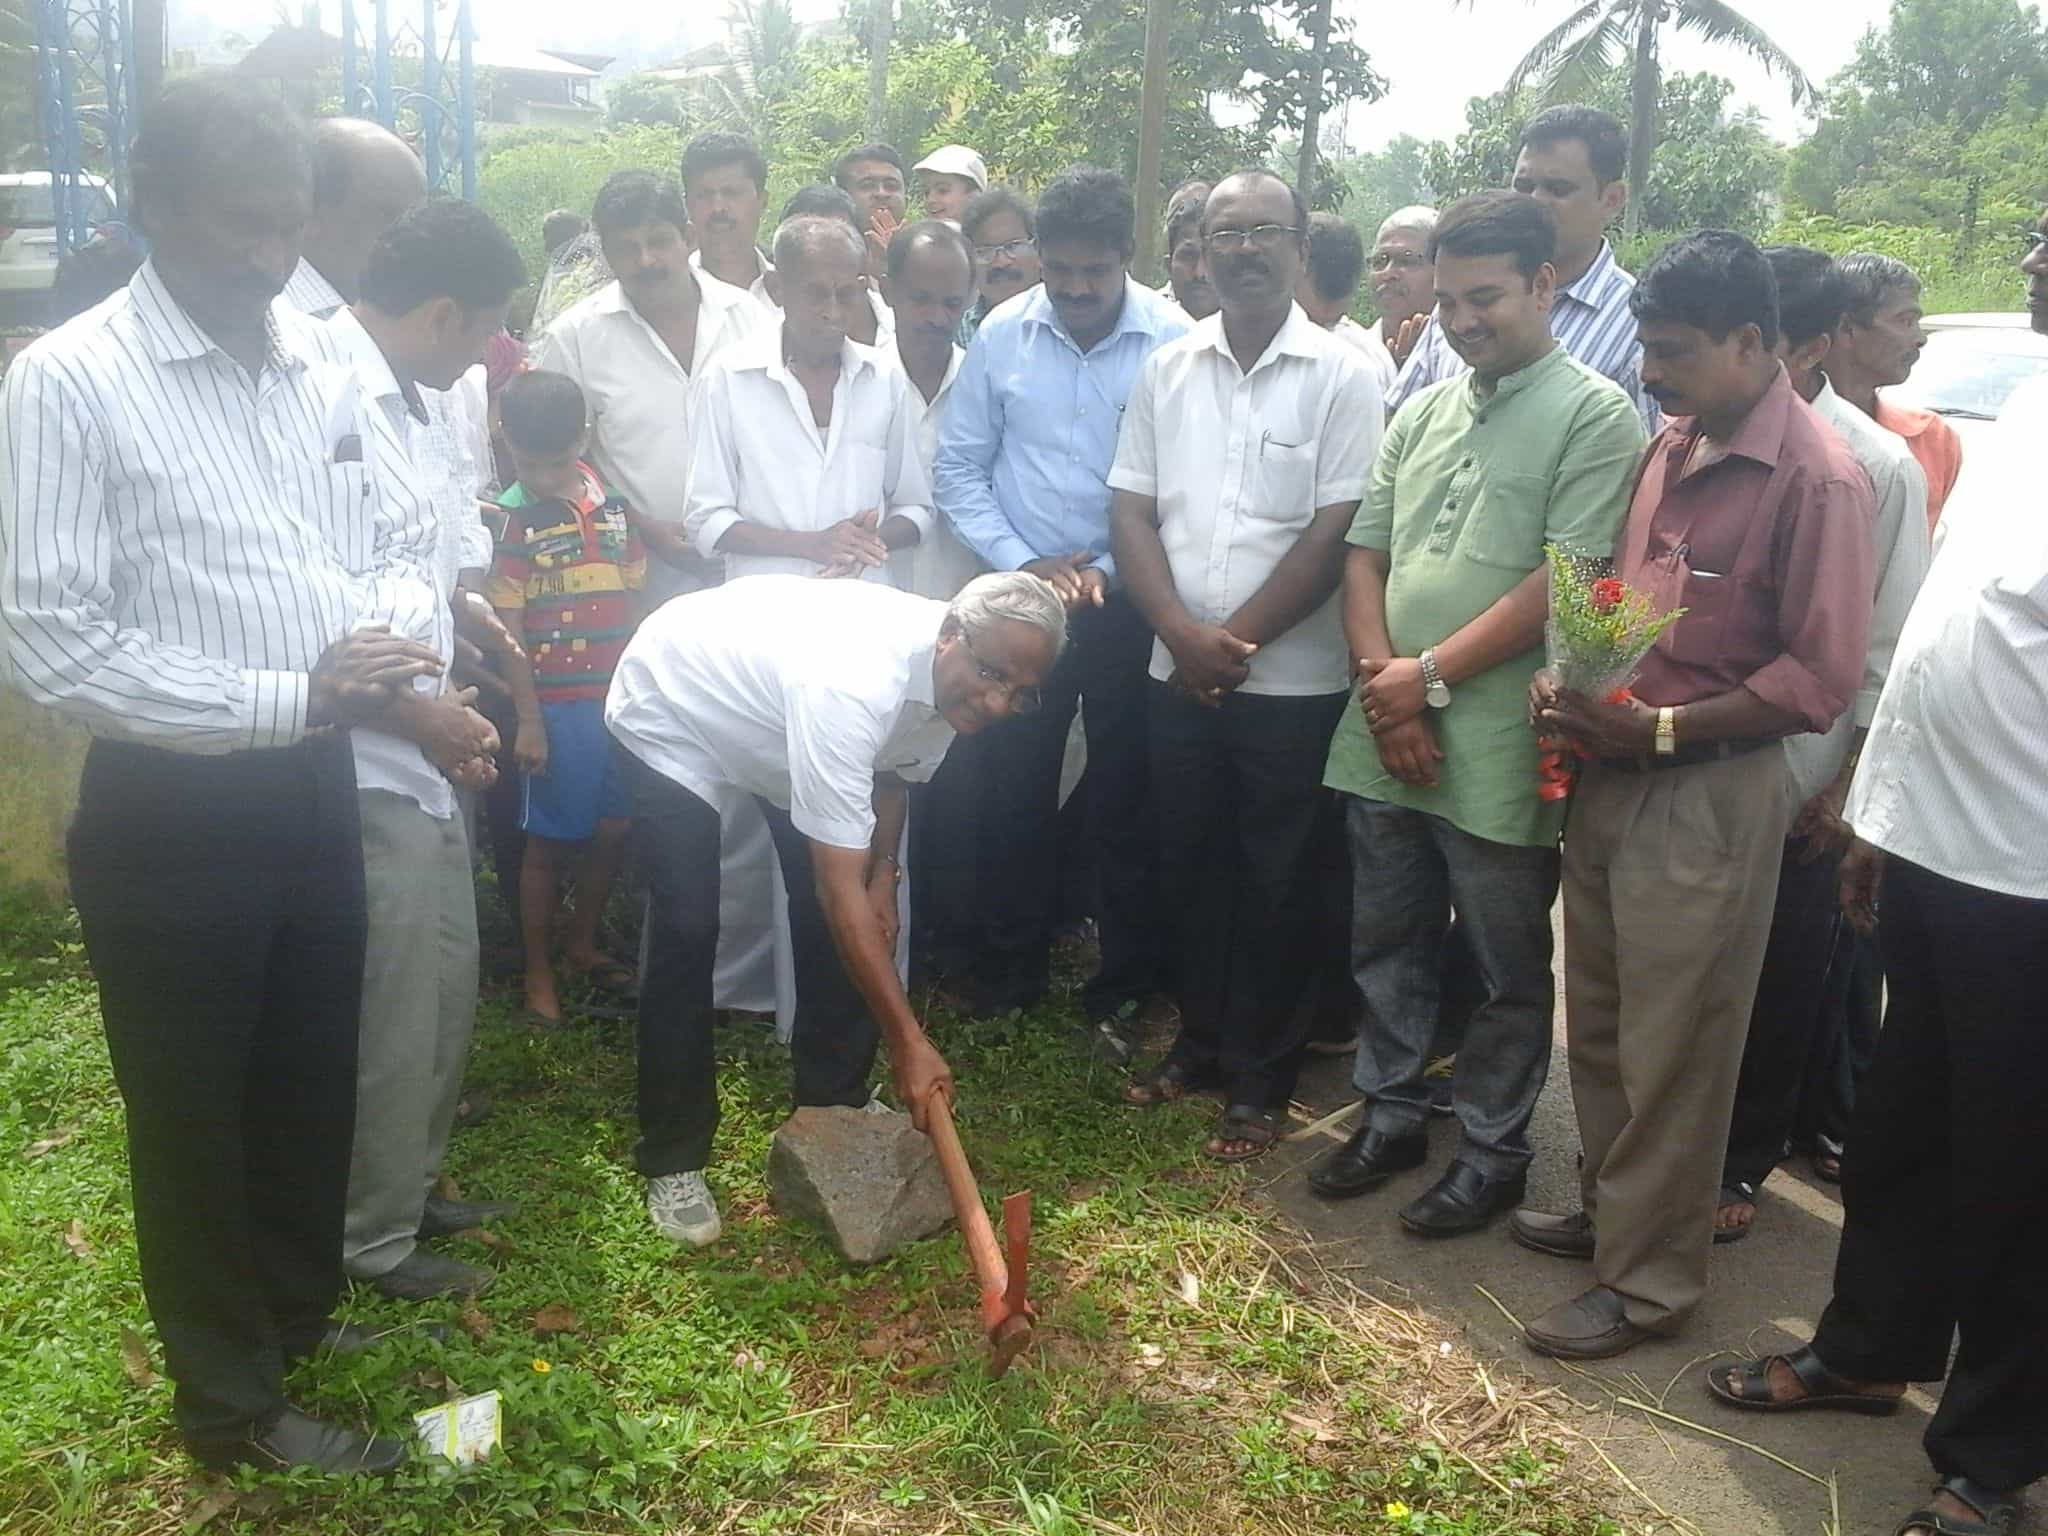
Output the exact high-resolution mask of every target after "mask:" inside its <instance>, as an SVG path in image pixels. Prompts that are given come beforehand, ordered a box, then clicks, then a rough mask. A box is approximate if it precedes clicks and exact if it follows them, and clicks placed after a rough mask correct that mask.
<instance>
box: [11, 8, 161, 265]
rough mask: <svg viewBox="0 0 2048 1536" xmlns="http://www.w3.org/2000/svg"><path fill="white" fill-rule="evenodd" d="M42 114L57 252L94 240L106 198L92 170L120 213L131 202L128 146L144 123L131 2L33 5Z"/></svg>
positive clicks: (38, 102)
mask: <svg viewBox="0 0 2048 1536" xmlns="http://www.w3.org/2000/svg"><path fill="white" fill-rule="evenodd" d="M33 4H34V12H35V29H36V43H35V54H36V117H37V121H38V122H39V124H40V125H41V128H42V135H43V147H44V149H45V151H46V152H47V153H48V155H49V158H50V198H51V201H52V202H53V203H54V204H55V205H56V220H57V249H58V250H60V251H69V250H72V249H74V248H75V247H77V246H80V245H83V244H84V243H85V242H86V241H87V240H88V239H90V238H91V237H92V224H93V221H92V218H91V216H90V215H91V212H92V210H93V208H94V207H95V205H96V204H97V203H98V201H99V197H98V190H99V189H98V187H97V186H96V185H95V183H94V181H93V180H91V179H89V178H91V177H94V176H96V175H99V173H98V172H95V171H93V170H91V169H89V166H98V167H103V168H104V171H105V174H104V175H103V176H100V179H101V180H103V181H104V182H105V183H106V190H107V195H108V196H109V198H111V200H112V201H113V204H114V206H115V207H116V208H117V209H120V210H123V211H125V210H126V208H127V205H128V142H129V140H130V139H132V138H133V137H134V136H135V129H136V125H137V111H136V106H137V88H136V73H135V40H134V32H133V26H132V19H131V14H130V11H129V3H128V0H33Z"/></svg>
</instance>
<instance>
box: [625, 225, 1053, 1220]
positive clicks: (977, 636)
mask: <svg viewBox="0 0 2048 1536" xmlns="http://www.w3.org/2000/svg"><path fill="white" fill-rule="evenodd" d="M776 254H777V255H778V256H780V255H782V254H783V252H781V251H778V252H777V253H776ZM776 267H777V269H778V270H787V268H785V267H784V266H783V264H782V262H780V261H778V262H777V263H776ZM1066 632H1067V613H1066V605H1065V603H1064V602H1062V601H1061V600H1060V598H1059V597H1058V595H1057V594H1056V593H1054V591H1053V590H1052V588H1051V587H1050V586H1048V585H1047V584H1046V583H1045V582H1043V581H1040V580H1038V579H1037V578H1036V577H1032V576H1027V575H1023V574H1021V573H1018V572H1005V573H1003V574H1001V575H991V576H982V577H978V578H976V579H975V580H974V581H972V582H969V583H968V585H967V586H966V587H965V588H964V589H963V590H962V591H961V593H960V595H959V596H958V597H957V598H955V599H954V600H953V601H952V602H951V603H950V604H946V603H936V602H931V601H929V600H927V599H925V598H921V597H914V596H912V595H911V594H909V593H907V592H898V591H897V590H896V589H895V588H893V587H887V586H883V585H881V584H879V583H872V582H856V581H818V580H814V579H812V578H810V577H805V576H755V577H750V578H748V579H747V580H744V581H734V582H727V583H726V584H725V585H724V586H721V587H714V588H712V589H711V590H710V591H707V592H699V593H692V594H690V595H689V596H686V597H681V598H677V599H676V600H675V601H673V602H670V603H667V604H665V605H664V606H663V607H662V608H661V609H660V610H659V611H657V612H656V613H655V614H654V615H653V616H652V617H651V618H649V619H648V620H647V621H646V623H644V624H643V625H641V627H640V630H639V632H638V633H637V634H636V635H635V636H634V637H633V639H632V641H631V643H630V644H628V645H627V647H626V650H625V654H624V655H623V656H621V657H620V658H619V664H618V668H617V670H616V671H615V672H614V673H613V674H612V684H611V691H610V694H609V695H608V697H607V698H606V700H605V724H606V725H607V726H608V727H610V729H611V732H612V734H613V735H614V736H616V737H617V738H618V739H619V741H620V743H621V744H623V745H624V746H625V748H626V750H627V752H628V753H630V754H631V761H632V772H631V778H632V780H633V797H634V818H635V821H634V837H635V839H636V840H637V842H638V845H639V850H640V853H641V855H642V857H643V858H644V859H645V861H646V867H647V874H648V918H647V941H646V942H647V964H646V973H645V980H644V981H643V982H642V984H641V989H640V1031H639V1034H640V1038H639V1054H640V1090H639V1111H640V1142H639V1145H638V1146H637V1148H636V1149H635V1151H634V1159H635V1161H636V1163H637V1164H638V1166H639V1170H640V1172H641V1174H642V1175H643V1176H645V1177H646V1179H647V1181H648V1194H647V1200H648V1210H649V1213H650V1215H651V1216H652V1217H653V1219H654V1222H655V1225H656V1227H657V1228H658V1229H659V1230H661V1231H662V1232H663V1233H664V1234H665V1235H667V1236H669V1237H670V1238H672V1239H673V1240H675V1241H676V1242H679V1243H682V1244H684V1245H686V1246H689V1247H703V1246H704V1245H705V1244H707V1243H711V1242H715V1241H716V1240H717V1238H718V1235H719V1232H720V1230H721V1224H720V1220H719V1215H718V1206H717V1203H716V1202H715V1201H714V1199H713V1198H712V1195H711V1190H710V1187H709V1186H708V1185H707V1184H706V1182H705V1178H704V1170H705V1167H706V1165H707V1164H708V1163H709V1161H710V1157H711V1144H712V1138H713V1136H714V1135H715V1133H716V1131H717V1129H718V1078H717V1074H718V1064H717V1060H716V1056H715V1053H714V1051H713V1046H712V1019H713V1010H712V966H713V961H714V959H715V957H716V954H717V951H718V927H719V899H718V888H719V856H718V850H719V818H720V814H721V812H722V811H724V810H726V809H727V808H729V807H730V806H731V805H733V804H734V803H736V802H739V801H743V800H748V799H751V800H752V801H754V802H755V804H756V805H757V806H758V807H759V809H760V811H761V813H762V814H763V815H764V816H765V817H766V818H767V821H768V828H769V832H770V834H771V835H772V836H773V838H774V842H775V852H776V856H777V858H778V859H779V860H780V862H781V865H782V872H783V878H784V880H785V881H786V883H787V885H788V889H789V928H790V939H791V948H792V950H793V957H794V961H795V969H796V1027H795V1031H794V1034H793V1036H792V1039H791V1042H790V1052H791V1056H792V1060H793V1066H794V1069H795V1098H796V1103H797V1104H798V1105H799V1106H803V1105H828V1104H844V1105H851V1106H855V1107H858V1106H861V1105H864V1104H866V1103H868V1102H869V1098H868V1075H869V1073H870V1071H871V1070H872V1069H873V1066H874V1059H875V1048H876V1045H877V1044H878V1041H879V1039H881V1038H886V1039H887V1041H888V1043H889V1063H890V1068H891V1071H892V1073H893V1075H894V1078H895V1084H896V1096H897V1100H898V1102H899V1103H900V1104H901V1106H902V1107H903V1108H904V1109H905V1110H907V1111H909V1113H910V1116H911V1118H912V1119H913V1120H914V1121H915V1122H916V1123H917V1125H918V1127H919V1128H920V1129H922V1128H923V1127H924V1124H925V1111H926V1108H927V1106H928V1105H929V1103H930V1101H931V1096H932V1095H933V1094H934V1093H943V1094H945V1095H946V1096H947V1097H948V1098H950V1097H951V1096H952V1091H953V1078H952V1073H951V1072H950V1070H949V1069H948V1068H947V1066H946V1062H945V1059H944V1058H943V1057H941V1056H940V1055H939V1053H938V1052H937V1051H936V1050H935V1049H933V1047H932V1045H931V1042H930V1041H928V1040H927V1039H926V1038H925V1035H924V1030H923V1028H922V1026H921V1025H920V1024H919V1023H918V1019H917V1015H916V1013H915V1012H914V1011H913V1010H912V1008H911V1006H910V999H909V998H908V997H907V996H906V995H905V993H904V990H903V983H902V981H901V979H900V978H899V977H898V975H897V972H896V959H895V956H896V935H897V923H898V917H897V895H896V886H897V882H898V881H899V880H900V879H901V878H902V869H901V867H900V866H899V865H898V863H897V850H898V848H900V847H901V845H902V837H903V825H904V819H905V816H906V814H907V806H908V797H909V788H908V786H909V785H910V784H912V783H923V782H926V781H928V780H929V779H930V778H931V776H932V773H933V771H934V770H935V769H937V767H938V766H939V763H940V761H941V759H943V758H944V757H945V755H946V750H947V748H948V747H950V746H951V745H952V742H953V738H954V736H955V735H956V734H958V735H963V736H964V735H972V734H974V733H975V732H977V731H980V730H983V729H985V728H986V727H988V726H991V725H995V724H997V723H999V722H1001V721H1003V720H1006V719H1009V718H1011V717H1012V716H1015V715H1020V714H1025V713H1028V712H1030V711H1032V710H1034V709H1035V708H1036V707H1037V705H1038V689H1039V686H1040V684H1042V683H1043V682H1044V681H1045V679H1046V677H1047V675H1048V674H1049V673H1050V672H1051V671H1052V669H1053V663H1054V662H1055V661H1056V660H1057V659H1058V658H1059V654H1060V649H1061V647H1062V646H1063V645H1064V644H1065V643H1066ZM878 1024H879V1032H878V1029H877V1026H878Z"/></svg>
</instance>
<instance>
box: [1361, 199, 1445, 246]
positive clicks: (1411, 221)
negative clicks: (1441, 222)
mask: <svg viewBox="0 0 2048 1536" xmlns="http://www.w3.org/2000/svg"><path fill="white" fill-rule="evenodd" d="M1397 229H1412V230H1414V231H1415V232H1416V233H1417V234H1419V235H1423V236H1429V235H1433V234H1435V233H1436V210H1435V209H1434V208H1431V207H1429V206H1428V205H1427V204H1425V203H1410V204H1409V205H1408V206H1407V207H1406V208H1396V209H1395V210H1394V211H1393V212H1392V213H1390V214H1388V215H1387V216H1386V217H1385V218H1384V219H1381V220H1380V228H1379V233H1378V234H1376V235H1374V236H1373V237H1372V238H1373V243H1374V244H1375V245H1377V244H1378V243H1379V242H1380V241H1382V240H1384V239H1386V238H1387V236H1388V235H1391V234H1392V233H1393V232H1394V231H1395V230H1397Z"/></svg>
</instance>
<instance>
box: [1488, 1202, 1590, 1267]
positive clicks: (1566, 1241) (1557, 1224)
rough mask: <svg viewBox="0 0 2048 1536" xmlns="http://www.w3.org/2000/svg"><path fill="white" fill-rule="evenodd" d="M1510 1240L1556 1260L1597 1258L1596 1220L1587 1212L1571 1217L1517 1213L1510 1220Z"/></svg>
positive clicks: (1541, 1213) (1545, 1212) (1573, 1214)
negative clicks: (1595, 1252)
mask: <svg viewBox="0 0 2048 1536" xmlns="http://www.w3.org/2000/svg"><path fill="white" fill-rule="evenodd" d="M1508 1236H1509V1237H1512V1238H1513V1239H1514V1240H1515V1241H1516V1242H1518V1243H1520V1244H1521V1245H1522V1246H1523V1247H1524V1248H1528V1249H1531V1250H1532V1251H1534V1252H1536V1253H1547V1254H1550V1255H1551V1256H1552V1257H1554V1258H1560V1259H1590V1258H1592V1257H1593V1220H1592V1218H1591V1217H1590V1216H1588V1215H1587V1214H1586V1213H1585V1212H1584V1211H1573V1212H1572V1213H1571V1215H1569V1216H1553V1215H1551V1214H1550V1213H1549V1212H1547V1211H1517V1212H1515V1214H1514V1215H1512V1216H1510V1217H1509V1218H1508Z"/></svg>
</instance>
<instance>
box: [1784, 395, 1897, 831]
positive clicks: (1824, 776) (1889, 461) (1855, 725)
mask: <svg viewBox="0 0 2048 1536" xmlns="http://www.w3.org/2000/svg"><path fill="white" fill-rule="evenodd" d="M1813 408H1814V410H1816V411H1818V412H1819V413H1820V417H1821V419H1822V420H1823V421H1825V422H1826V423H1827V424H1828V425H1829V426H1831V427H1833V428H1834V429H1835V433H1836V435H1837V436H1838V437H1840V438H1841V439H1842V441H1843V442H1845V443H1847V444H1848V445H1849V451H1850V452H1851V453H1853V454H1855V455H1856V462H1857V463H1859V464H1861V465H1862V466H1863V468H1864V471H1865V473H1867V474H1868V475H1869V476H1870V484H1871V486H1872V488H1873V489H1874V490H1875V491H1876V492H1877V521H1876V522H1875V523H1874V524H1873V525H1872V526H1871V542H1872V544H1873V545H1874V546H1875V547H1876V550H1877V597H1876V607H1875V608H1874V609H1873V610H1872V612H1871V616H1870V652H1869V655H1868V657H1867V658H1866V659H1865V662H1864V667H1863V686H1862V687H1861V688H1859V689H1858V690H1857V691H1856V698H1855V701H1854V703H1852V704H1851V705H1850V707H1849V708H1847V709H1845V710H1843V711H1842V713H1841V714H1840V715H1838V716H1836V717H1835V723H1834V725H1833V726H1832V727H1830V728H1829V729H1828V731H1827V732H1826V733H1825V734H1819V735H1816V734H1815V733H1814V732H1812V731H1806V732H1802V733H1801V734H1799V735H1797V736H1788V737H1786V738H1785V762H1786V764H1787V765H1788V766H1789V767H1790V768H1791V770H1792V780H1793V782H1794V783H1795V784H1797V785H1798V786H1799V796H1800V799H1801V800H1810V799H1812V798H1813V797H1814V796H1815V795H1817V794H1819V793H1820V792H1821V791H1822V790H1823V789H1826V788H1827V787H1828V785H1830V784H1832V783H1834V781H1835V776H1836V775H1837V774H1839V773H1840V772H1841V771H1842V765H1843V764H1844V763H1846V762H1847V761H1848V760H1849V754H1850V752H1851V751H1853V750H1854V749H1855V745H1856V733H1857V732H1858V731H1860V730H1867V729H1868V728H1869V726H1870V722H1871V721H1872V720H1873V719H1875V718H1876V716H1877V697H1878V695H1879V694H1880V693H1882V692H1883V691H1884V680H1885V676H1886V674H1887V673H1889V672H1890V671H1891V667H1892V655H1893V653H1894V652H1895V651H1896V650H1897V648H1898V643H1899V631H1900V630H1901V629H1903V628H1905V625H1906V615H1907V614H1908V613H1910V612H1911V611H1912V608H1913V599H1914V598H1915V597H1916V596H1918V595H1919V592H1920V583H1921V582H1923V581H1925V580H1926V579H1927V564H1928V561H1929V560H1930V559H1931V558H1932V552H1931V551H1930V549H1929V548H1928V540H1927V476H1926V474H1925V473H1923V472H1922V470H1921V468H1920V465H1919V463H1918V461H1917V460H1915V459H1914V457H1913V454H1912V450H1911V449H1909V448H1907V446H1906V440H1905V439H1904V438H1902V437H1900V436H1898V435H1897V434H1896V433H1892V432H1887V431H1885V429H1884V428H1883V427H1880V426H1879V425H1878V424H1877V423H1876V422H1874V421H1872V420H1871V419H1870V418H1869V417H1868V416H1866V415H1864V414H1863V413H1862V412H1861V411H1859V410H1857V409H1856V407H1855V406H1853V405H1851V404H1850V403H1849V402H1848V401H1846V400H1844V399H1843V398H1842V397H1841V396H1840V395H1838V394H1836V393H1835V387H1834V385H1832V384H1828V383H1825V382H1824V383H1823V384H1822V386H1821V392H1820V393H1819V394H1817V395H1815V396H1814V397H1813Z"/></svg>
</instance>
